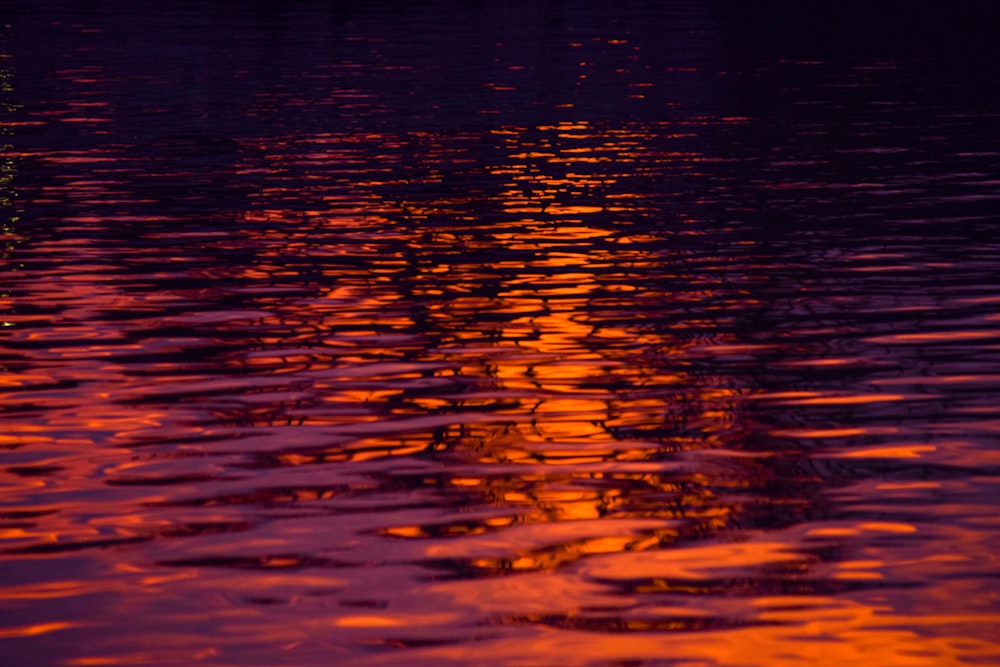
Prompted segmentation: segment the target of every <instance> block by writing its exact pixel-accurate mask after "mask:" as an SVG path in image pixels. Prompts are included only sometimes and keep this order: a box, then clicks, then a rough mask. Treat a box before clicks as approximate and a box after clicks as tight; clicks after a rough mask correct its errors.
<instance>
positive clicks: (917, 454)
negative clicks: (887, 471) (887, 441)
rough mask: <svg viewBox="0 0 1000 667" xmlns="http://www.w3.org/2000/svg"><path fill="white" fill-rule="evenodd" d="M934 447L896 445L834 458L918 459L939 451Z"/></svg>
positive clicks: (858, 451) (856, 450) (856, 451)
mask: <svg viewBox="0 0 1000 667" xmlns="http://www.w3.org/2000/svg"><path fill="white" fill-rule="evenodd" d="M937 449H938V448H937V447H936V446H934V445H895V446H892V447H865V448H862V449H852V450H851V451H848V452H842V453H839V454H833V455H832V456H834V457H840V458H848V459H861V458H864V459H869V458H874V459H877V458H888V459H918V458H921V457H923V456H924V455H925V454H929V453H930V452H934V451H937Z"/></svg>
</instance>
